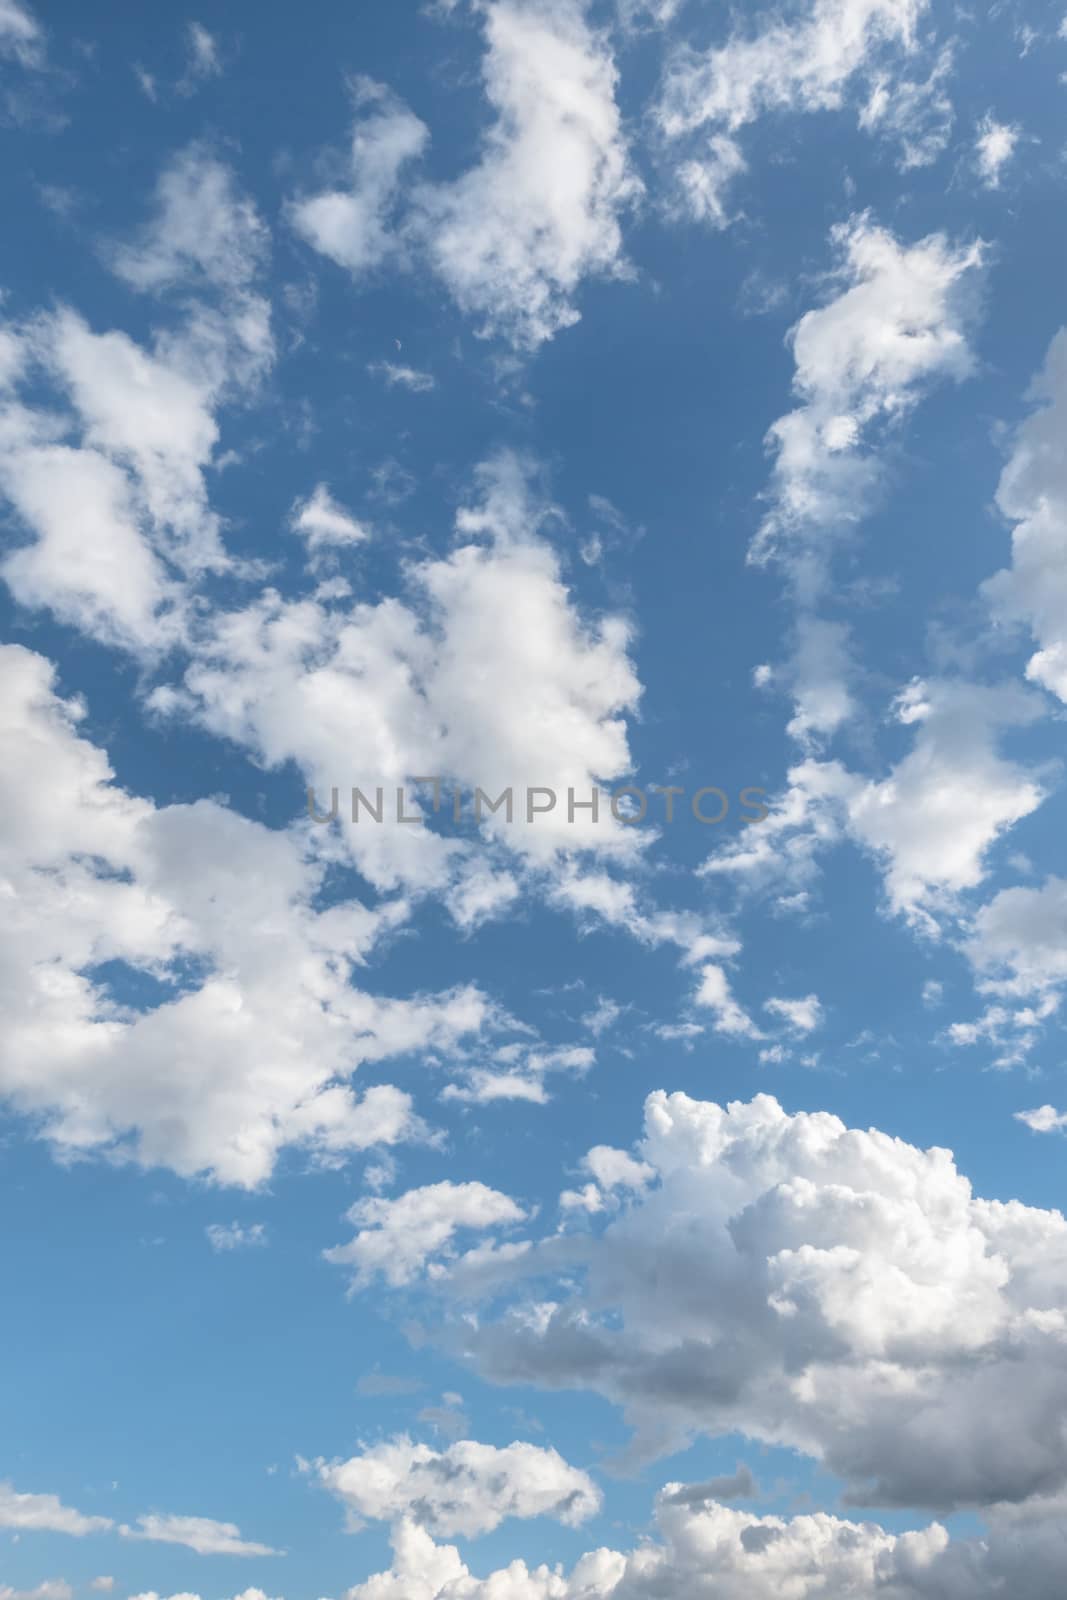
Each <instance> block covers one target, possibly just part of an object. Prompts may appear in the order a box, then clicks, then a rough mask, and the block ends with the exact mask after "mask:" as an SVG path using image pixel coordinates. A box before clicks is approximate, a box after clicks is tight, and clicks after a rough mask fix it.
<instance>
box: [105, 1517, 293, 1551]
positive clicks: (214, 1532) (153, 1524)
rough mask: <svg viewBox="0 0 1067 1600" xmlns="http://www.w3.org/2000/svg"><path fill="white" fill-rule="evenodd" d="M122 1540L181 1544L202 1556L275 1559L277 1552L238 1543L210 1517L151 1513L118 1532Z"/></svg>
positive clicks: (234, 1533)
mask: <svg viewBox="0 0 1067 1600" xmlns="http://www.w3.org/2000/svg"><path fill="white" fill-rule="evenodd" d="M119 1532H120V1533H121V1535H122V1537H123V1538H124V1539H147V1540H150V1541H151V1542H152V1543H155V1544H181V1545H185V1546H186V1548H187V1549H189V1550H195V1551H196V1552H197V1554H198V1555H202V1556H277V1555H281V1554H282V1552H281V1551H280V1550H273V1549H271V1547H270V1545H269V1544H255V1543H254V1542H252V1541H251V1540H248V1539H242V1537H241V1530H240V1528H238V1527H237V1525H236V1524H235V1523H233V1522H215V1521H214V1520H213V1519H212V1518H211V1517H176V1516H169V1515H166V1516H161V1515H158V1514H157V1513H155V1512H152V1513H150V1514H149V1515H148V1516H144V1517H138V1518H137V1524H136V1526H135V1527H129V1526H128V1525H127V1524H125V1523H124V1524H123V1525H122V1526H121V1527H120V1528H119Z"/></svg>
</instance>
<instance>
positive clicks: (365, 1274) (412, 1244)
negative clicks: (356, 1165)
mask: <svg viewBox="0 0 1067 1600" xmlns="http://www.w3.org/2000/svg"><path fill="white" fill-rule="evenodd" d="M346 1216H347V1219H348V1221H349V1222H351V1223H352V1224H353V1225H354V1226H355V1227H356V1228H358V1229H359V1232H358V1233H357V1234H356V1236H355V1238H354V1239H351V1240H350V1241H349V1243H348V1244H343V1245H335V1246H334V1247H333V1248H332V1249H330V1250H326V1251H325V1252H324V1254H325V1257H326V1260H327V1261H332V1262H333V1263H334V1264H335V1265H336V1266H342V1267H349V1268H351V1270H352V1282H353V1285H354V1287H356V1288H366V1287H367V1285H368V1284H370V1283H373V1282H374V1280H375V1279H376V1278H378V1277H381V1278H382V1279H383V1280H384V1281H385V1282H386V1283H388V1284H390V1285H391V1286H392V1287H393V1288H398V1287H400V1286H402V1285H404V1284H408V1283H412V1282H414V1281H415V1279H416V1278H418V1277H419V1276H420V1275H421V1274H422V1273H423V1272H424V1271H426V1270H428V1271H429V1273H430V1275H431V1276H440V1275H441V1274H442V1273H443V1272H444V1271H445V1270H446V1267H445V1263H446V1262H447V1261H448V1260H449V1259H450V1258H451V1257H452V1256H453V1255H454V1254H455V1237H456V1235H457V1234H458V1233H460V1232H485V1231H486V1230H488V1229H492V1228H500V1227H506V1226H510V1225H513V1224H515V1223H517V1222H522V1221H524V1220H525V1217H526V1212H525V1211H523V1209H522V1207H521V1206H519V1205H517V1204H516V1202H515V1201H514V1200H512V1199H511V1198H510V1197H509V1196H508V1195H505V1194H501V1193H500V1191H499V1190H498V1189H490V1188H488V1187H487V1186H486V1185H485V1184H484V1183H449V1182H445V1183H431V1184H428V1185H427V1186H426V1187H425V1188H421V1189H409V1190H408V1191H407V1193H406V1194H402V1195H399V1196H398V1197H397V1198H396V1199H395V1200H386V1199H382V1198H381V1197H379V1196H368V1197H367V1198H366V1199H364V1200H357V1201H356V1203H355V1205H354V1206H352V1207H350V1209H349V1210H348V1212H347V1213H346Z"/></svg>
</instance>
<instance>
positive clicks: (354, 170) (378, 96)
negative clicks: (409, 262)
mask: <svg viewBox="0 0 1067 1600" xmlns="http://www.w3.org/2000/svg"><path fill="white" fill-rule="evenodd" d="M352 97H353V100H354V103H355V110H356V119H357V120H356V124H355V127H354V129H353V132H352V146H351V151H350V155H349V178H348V183H347V185H346V187H344V188H338V189H329V190H324V191H322V192H321V193H319V194H315V195H309V196H306V197H305V198H303V199H300V200H297V201H294V202H293V204H292V206H291V207H290V218H291V221H292V224H293V226H294V228H295V229H296V231H297V232H298V233H299V234H300V235H301V236H302V237H303V238H304V239H306V240H307V242H308V244H310V245H311V246H312V247H313V248H314V249H315V250H317V251H318V252H319V253H320V255H324V256H327V257H329V259H330V260H331V261H334V262H336V263H337V265H338V266H339V267H345V268H347V270H348V271H349V272H351V273H353V274H355V275H357V276H358V275H361V274H363V273H366V272H369V271H371V270H372V269H373V268H376V267H379V266H381V264H382V263H383V262H384V261H386V260H388V259H389V258H390V257H391V256H393V255H395V254H396V253H397V251H398V249H399V242H398V239H397V236H396V233H395V231H394V228H393V223H392V219H393V214H394V211H395V208H396V205H397V200H398V191H399V189H400V183H401V175H402V174H403V172H404V169H405V167H407V166H408V165H409V163H410V162H412V161H414V160H415V158H416V157H417V156H419V155H421V154H422V151H423V149H424V147H425V145H426V143H427V142H428V140H429V131H428V130H427V128H426V127H425V125H424V124H423V123H422V122H420V121H419V119H418V117H416V116H415V115H414V113H413V112H411V111H409V110H408V108H407V107H406V106H405V105H403V104H401V102H400V101H399V100H398V99H397V98H396V96H395V95H393V94H392V93H391V92H390V91H389V90H388V89H387V88H386V87H385V85H384V84H381V83H376V82H374V81H373V79H370V78H366V77H361V78H357V79H356V80H355V81H354V83H353V85H352Z"/></svg>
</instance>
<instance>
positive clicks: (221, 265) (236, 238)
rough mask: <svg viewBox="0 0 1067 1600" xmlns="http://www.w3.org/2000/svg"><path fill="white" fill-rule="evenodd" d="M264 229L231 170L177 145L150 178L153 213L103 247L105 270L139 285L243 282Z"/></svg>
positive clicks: (261, 252)
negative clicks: (123, 238)
mask: <svg viewBox="0 0 1067 1600" xmlns="http://www.w3.org/2000/svg"><path fill="white" fill-rule="evenodd" d="M269 247H270V235H269V232H268V229H267V227H266V224H265V223H264V222H263V221H262V219H261V218H260V215H259V213H258V211H257V210H256V208H255V205H254V204H253V203H252V201H251V200H250V199H249V198H248V197H247V196H246V195H243V194H242V193H241V192H240V190H239V188H238V186H237V182H236V179H235V177H234V174H233V172H232V171H231V170H230V168H229V167H227V166H225V165H224V163H223V162H221V161H219V160H217V159H216V158H215V157H214V156H212V154H211V153H210V151H209V150H208V149H206V148H205V147H203V146H201V145H195V144H194V145H190V146H189V147H188V148H187V149H185V150H182V151H180V152H179V153H178V154H177V155H176V156H175V157H174V159H173V161H172V162H171V163H170V165H169V166H168V167H166V168H165V169H164V171H163V172H162V173H161V175H160V178H159V182H158V183H157V185H156V196H155V216H154V217H153V218H152V220H151V222H149V223H147V224H145V225H144V226H143V227H142V228H141V230H140V231H139V233H137V234H136V235H135V237H134V239H133V240H132V241H130V242H127V243H125V244H119V245H116V246H115V247H114V248H113V249H112V251H111V253H110V264H111V266H112V269H113V270H114V271H115V272H116V273H117V274H118V275H119V277H120V278H122V279H123V280H124V281H125V282H126V283H129V284H130V285H132V287H133V288H135V289H140V290H159V289H168V288H173V287H175V286H176V285H181V284H186V283H188V282H190V281H193V282H195V281H196V278H197V276H198V275H202V277H203V278H204V279H205V280H206V281H207V282H209V283H211V284H214V285H215V286H216V287H218V288H221V289H228V290H233V291H236V290H242V289H247V287H248V286H249V284H250V283H251V282H252V280H253V279H254V278H255V276H256V275H257V273H258V272H260V270H261V269H262V268H263V266H264V265H265V262H266V257H267V253H268V251H269Z"/></svg>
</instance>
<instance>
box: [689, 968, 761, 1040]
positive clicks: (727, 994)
mask: <svg viewBox="0 0 1067 1600" xmlns="http://www.w3.org/2000/svg"><path fill="white" fill-rule="evenodd" d="M693 1004H694V1005H696V1006H700V1007H701V1008H705V1009H707V1010H708V1011H710V1012H711V1014H712V1019H713V1020H712V1027H713V1028H714V1029H715V1032H716V1033H726V1034H733V1035H735V1036H736V1037H739V1038H743V1039H758V1038H760V1037H761V1035H760V1031H759V1029H758V1028H757V1027H756V1024H755V1023H754V1022H753V1020H752V1018H751V1017H750V1016H749V1015H748V1012H747V1011H746V1010H745V1009H744V1007H743V1006H741V1005H739V1004H738V1002H737V1001H736V1000H735V999H734V996H733V992H732V990H731V988H730V980H729V978H728V977H727V975H726V969H725V968H724V967H722V966H720V964H719V963H718V962H717V961H709V962H707V963H706V964H705V965H704V966H703V967H702V968H701V969H700V982H699V983H698V985H697V989H696V993H695V994H694V996H693Z"/></svg>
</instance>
